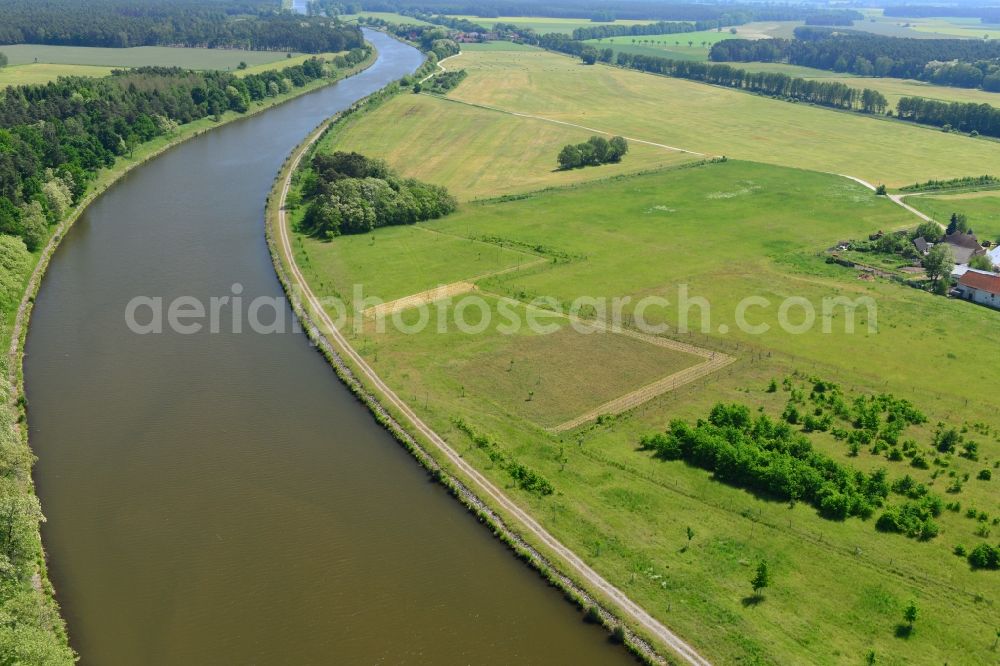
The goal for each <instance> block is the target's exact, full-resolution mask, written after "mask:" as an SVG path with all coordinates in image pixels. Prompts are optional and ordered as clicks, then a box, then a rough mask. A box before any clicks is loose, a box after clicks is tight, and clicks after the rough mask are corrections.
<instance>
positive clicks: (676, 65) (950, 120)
mask: <svg viewBox="0 0 1000 666" xmlns="http://www.w3.org/2000/svg"><path fill="white" fill-rule="evenodd" d="M724 41H725V42H732V41H737V40H724ZM761 41H773V40H761ZM719 43H724V42H719ZM538 45H539V46H541V47H543V48H547V49H550V50H553V51H559V52H561V53H566V54H568V55H574V56H577V57H579V58H581V59H582V60H583V62H584V63H586V64H594V63H595V62H606V63H609V64H610V63H612V62H613V63H614V64H617V65H618V66H619V67H627V68H630V69H636V70H639V71H642V72H649V73H653V74H663V75H666V76H673V77H677V78H681V79H689V80H692V81H701V82H704V83H711V84H713V85H719V86H725V87H727V88H736V89H739V90H746V91H749V92H754V93H760V94H764V95H770V96H773V97H779V98H782V99H789V100H796V101H802V102H808V103H810V104H817V105H820V106H828V107H833V108H837V109H845V110H849V111H859V112H862V113H873V114H888V115H892V114H893V112H892V110H891V109H890V108H889V103H888V100H886V98H885V95H883V94H882V93H881V92H879V91H877V90H873V89H871V88H861V89H859V88H854V87H851V86H848V85H846V84H844V83H840V82H837V81H823V80H813V79H803V78H800V77H793V76H789V75H787V74H782V73H780V72H748V71H746V70H743V69H738V68H736V67H733V66H732V65H728V64H721V63H714V64H713V63H705V62H697V61H690V60H672V59H670V58H663V57H660V56H650V55H643V54H633V53H626V52H622V51H620V52H618V53H617V54H614V52H613V50H612V49H597V48H595V47H594V46H593V45H591V44H586V43H584V42H580V41H577V40H574V39H572V38H571V37H569V36H568V35H560V34H548V35H543V36H542V37H540V38H539V39H538ZM895 115H896V117H897V118H899V119H900V120H905V121H910V122H914V123H919V124H922V125H931V126H934V127H941V128H942V129H945V130H955V131H960V132H967V133H969V134H971V135H973V136H976V135H983V136H991V137H1000V109H997V108H995V107H993V106H992V105H990V104H985V103H984V104H977V103H975V102H941V101H937V100H932V99H926V98H923V97H903V98H901V99H900V100H899V102H898V103H897V106H896V112H895Z"/></svg>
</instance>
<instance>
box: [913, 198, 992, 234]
mask: <svg viewBox="0 0 1000 666" xmlns="http://www.w3.org/2000/svg"><path fill="white" fill-rule="evenodd" d="M906 203H908V204H910V205H911V206H913V207H914V208H916V209H917V210H919V211H920V212H922V213H924V214H926V215H930V216H931V217H933V218H934V219H935V220H938V221H940V222H942V223H944V224H947V223H948V220H949V218H951V214H952V213H964V214H965V215H966V216H967V217H968V218H969V225H970V226H971V227H972V229H973V231H975V232H976V235H977V236H979V238H980V239H982V240H990V241H993V242H996V243H1000V192H998V191H996V190H994V191H982V192H963V193H960V194H921V195H919V196H909V197H907V198H906Z"/></svg>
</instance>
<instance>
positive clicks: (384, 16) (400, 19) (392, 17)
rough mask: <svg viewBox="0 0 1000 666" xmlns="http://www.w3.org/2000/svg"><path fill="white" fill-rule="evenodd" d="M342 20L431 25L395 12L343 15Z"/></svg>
mask: <svg viewBox="0 0 1000 666" xmlns="http://www.w3.org/2000/svg"><path fill="white" fill-rule="evenodd" d="M340 18H341V20H343V21H346V22H351V21H357V20H358V19H359V18H374V19H381V20H383V21H388V22H389V23H399V24H400V25H431V24H430V23H428V22H427V21H421V20H420V19H416V18H413V17H412V16H406V15H405V14H396V13H395V12H358V13H357V14H341V15H340Z"/></svg>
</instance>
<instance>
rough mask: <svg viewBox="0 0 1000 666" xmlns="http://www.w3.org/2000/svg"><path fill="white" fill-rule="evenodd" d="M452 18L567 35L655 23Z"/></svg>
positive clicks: (539, 17)
mask: <svg viewBox="0 0 1000 666" xmlns="http://www.w3.org/2000/svg"><path fill="white" fill-rule="evenodd" d="M453 18H459V19H467V20H469V21H472V22H473V23H477V24H479V25H481V26H483V27H485V28H492V27H493V26H494V25H496V24H497V23H512V24H514V25H516V26H517V27H519V28H530V29H532V30H534V31H535V32H537V33H538V34H539V35H544V34H547V33H550V32H562V33H566V34H567V35H568V34H570V33H572V32H573V31H574V30H576V29H577V28H593V27H594V26H600V25H648V24H650V23H655V21H631V20H621V21H608V22H601V23H595V22H594V21H590V20H588V19H573V18H548V17H544V16H498V17H493V18H482V17H479V16H472V15H469V14H466V15H453Z"/></svg>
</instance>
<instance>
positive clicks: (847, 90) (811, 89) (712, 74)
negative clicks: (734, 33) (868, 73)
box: [581, 40, 888, 113]
mask: <svg viewBox="0 0 1000 666" xmlns="http://www.w3.org/2000/svg"><path fill="white" fill-rule="evenodd" d="M725 41H731V40H725ZM763 41H767V40H763ZM581 57H583V56H582V55H581ZM615 64H617V65H618V66H619V67H628V68H630V69H637V70H639V71H642V72H650V73H653V74H665V75H667V76H675V77H677V78H682V79H690V80H692V81H702V82H704V83H711V84H714V85H720V86H725V87H727V88H738V89H740V90H747V91H750V92H755V93H761V94H764V95H772V96H775V97H782V98H785V99H794V100H799V101H803V102H809V103H811V104H819V105H822V106H831V107H834V108H839V109H849V110H855V111H862V112H865V113H884V112H885V110H886V108H887V107H888V101H887V100H886V98H885V96H884V95H883V94H882V93H880V92H879V91H877V90H871V89H869V88H864V89H858V88H852V87H851V86H848V85H846V84H843V83H840V82H837V81H820V80H810V79H803V78H799V77H792V76H788V75H787V74H782V73H780V72H748V71H746V70H742V69H737V68H735V67H733V66H731V65H723V64H712V63H705V62H696V61H690V60H672V59H670V58H663V57H660V56H649V55H641V54H632V53H625V52H619V53H618V54H617V56H616V57H615Z"/></svg>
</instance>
